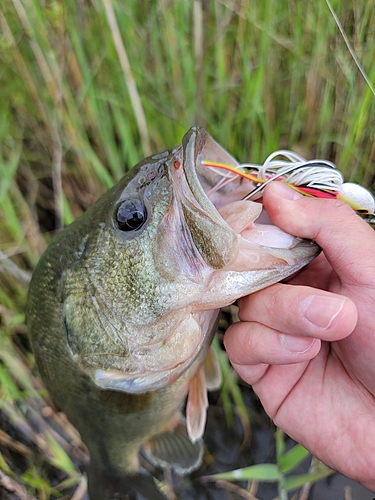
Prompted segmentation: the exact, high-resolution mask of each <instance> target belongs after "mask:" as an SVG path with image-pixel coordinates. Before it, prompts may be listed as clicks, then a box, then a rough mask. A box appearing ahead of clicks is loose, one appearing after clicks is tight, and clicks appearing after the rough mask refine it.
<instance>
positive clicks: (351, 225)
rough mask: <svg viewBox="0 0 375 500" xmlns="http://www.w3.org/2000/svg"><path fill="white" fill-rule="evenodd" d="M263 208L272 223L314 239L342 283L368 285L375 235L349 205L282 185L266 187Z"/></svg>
mask: <svg viewBox="0 0 375 500" xmlns="http://www.w3.org/2000/svg"><path fill="white" fill-rule="evenodd" d="M264 205H265V207H266V210H267V212H268V214H269V216H270V218H271V220H272V222H273V224H276V225H277V226H279V227H280V228H281V229H283V230H284V231H286V232H288V233H290V234H293V235H294V236H299V237H301V238H307V239H312V240H315V241H316V243H318V245H320V247H321V248H322V249H323V251H324V254H325V256H326V258H327V260H328V261H329V263H330V265H331V266H332V268H333V269H335V271H336V272H337V274H338V275H339V276H340V279H341V280H343V281H350V282H351V283H352V284H355V283H358V284H359V283H360V284H362V285H364V284H366V283H367V281H368V278H369V277H370V276H371V274H372V273H369V269H368V266H371V262H374V248H375V232H374V230H373V229H372V228H371V227H370V226H369V225H368V224H367V223H366V222H365V221H364V220H362V219H361V218H360V217H359V216H358V215H357V214H356V213H355V212H354V210H353V209H352V208H350V207H349V205H347V204H346V203H343V202H341V201H337V200H327V199H322V198H311V197H307V196H303V195H301V194H300V193H298V192H297V191H295V190H293V189H292V188H290V187H288V186H287V185H285V184H284V183H282V182H272V183H270V185H269V186H267V187H266V189H265V192H264ZM372 266H373V267H375V266H374V263H373V264H372ZM369 284H370V283H369Z"/></svg>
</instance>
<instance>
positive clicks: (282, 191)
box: [273, 182, 303, 200]
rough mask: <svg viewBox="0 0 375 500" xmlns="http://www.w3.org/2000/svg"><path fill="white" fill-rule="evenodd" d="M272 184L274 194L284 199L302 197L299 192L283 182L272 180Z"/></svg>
mask: <svg viewBox="0 0 375 500" xmlns="http://www.w3.org/2000/svg"><path fill="white" fill-rule="evenodd" d="M273 184H274V187H273V190H274V194H276V196H280V198H283V199H284V200H299V199H300V198H303V195H302V194H301V193H299V192H298V191H296V190H295V189H292V188H291V187H289V186H287V185H286V184H284V182H274V183H273Z"/></svg>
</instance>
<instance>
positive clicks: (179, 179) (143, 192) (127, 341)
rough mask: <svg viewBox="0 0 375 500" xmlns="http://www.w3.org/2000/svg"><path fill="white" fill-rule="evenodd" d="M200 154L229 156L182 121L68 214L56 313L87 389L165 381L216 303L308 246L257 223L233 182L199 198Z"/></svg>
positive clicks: (198, 346)
mask: <svg viewBox="0 0 375 500" xmlns="http://www.w3.org/2000/svg"><path fill="white" fill-rule="evenodd" d="M206 158H208V159H210V160H213V161H220V162H223V163H227V164H231V165H237V162H236V160H235V159H234V158H233V157H232V156H231V155H230V154H229V153H228V152H226V151H225V150H224V149H223V148H222V147H221V146H219V144H217V143H216V142H215V141H214V140H213V139H212V138H211V137H210V136H209V134H208V133H207V132H206V131H205V130H204V129H202V128H198V127H194V128H192V129H190V131H189V132H188V133H187V134H186V135H185V137H184V138H183V141H182V145H180V146H178V147H176V148H174V149H173V150H170V151H166V152H164V153H160V154H158V155H154V156H152V157H150V158H146V159H145V160H143V161H142V162H141V163H139V164H138V165H137V166H136V167H134V169H133V170H131V171H130V172H129V173H128V175H127V176H125V177H124V178H123V179H122V180H121V181H120V182H119V183H118V184H117V185H116V186H114V187H113V188H112V189H110V190H109V191H108V192H107V193H106V194H105V195H104V196H103V197H102V198H101V199H100V200H98V202H97V203H96V204H95V205H94V206H93V207H91V209H89V210H88V212H87V213H86V214H85V215H84V216H83V218H82V221H81V222H79V221H77V226H76V228H78V229H76V231H79V238H80V246H79V251H78V254H79V255H78V256H77V258H76V260H75V262H74V263H72V264H71V265H70V266H69V268H68V269H67V270H66V271H65V272H64V280H63V281H64V285H63V286H62V290H63V292H62V294H63V300H62V301H63V304H64V305H63V319H64V325H65V330H66V338H67V342H68V346H69V349H70V352H71V356H73V358H74V360H75V361H76V362H77V363H78V365H79V366H80V368H82V370H84V371H85V372H86V373H87V374H88V375H89V376H90V377H91V378H92V380H93V381H94V382H95V384H96V385H98V386H99V387H102V388H105V389H114V390H117V391H124V392H130V393H144V392H147V391H152V390H156V389H160V388H162V387H165V386H167V385H169V384H172V383H173V382H174V381H175V380H176V379H178V378H179V377H180V376H181V375H182V374H183V373H186V372H187V371H189V370H190V371H191V370H192V369H193V367H194V366H196V365H197V363H201V362H202V360H203V359H204V356H205V354H206V352H207V350H208V348H209V345H210V342H211V340H212V336H213V334H214V330H215V325H216V319H217V314H218V313H217V311H218V308H220V307H222V306H226V305H229V304H230V303H233V302H234V301H235V300H236V299H238V298H239V297H242V296H244V295H246V294H248V293H251V292H254V291H256V290H259V289H261V288H264V287H265V286H268V285H270V284H272V283H275V282H276V281H279V280H280V279H283V278H285V277H286V276H288V275H290V274H292V273H294V272H296V271H297V270H299V269H300V268H301V267H302V266H304V265H305V264H307V263H308V262H309V261H310V260H312V259H313V258H314V257H315V256H316V255H317V254H318V252H319V249H318V247H317V245H315V244H314V243H312V242H310V241H305V240H302V239H300V238H295V237H293V236H291V235H288V234H286V233H284V232H283V231H281V230H280V229H278V228H276V227H274V226H272V225H270V224H268V225H267V226H265V227H263V225H262V226H259V225H257V223H256V222H255V221H256V219H258V217H259V215H260V213H261V211H262V206H261V205H260V204H259V203H254V202H251V201H241V200H240V198H241V194H242V191H245V190H246V189H247V186H246V185H244V183H243V182H241V180H238V181H235V182H234V183H232V184H231V186H230V189H229V188H225V189H224V190H222V191H221V192H218V191H216V192H214V193H213V194H212V195H210V191H212V188H213V187H214V186H215V184H217V173H215V172H213V171H210V170H209V169H208V168H207V167H205V166H204V165H203V162H202V161H203V160H204V159H206ZM243 194H246V193H245V192H244V193H243ZM72 234H74V229H73V230H72ZM73 239H74V238H73ZM195 369H196V368H195Z"/></svg>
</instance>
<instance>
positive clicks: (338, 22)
mask: <svg viewBox="0 0 375 500" xmlns="http://www.w3.org/2000/svg"><path fill="white" fill-rule="evenodd" d="M326 4H327V5H328V8H329V10H330V11H331V14H332V16H333V19H334V20H335V23H336V24H337V27H338V29H339V30H340V33H341V35H342V37H343V39H344V42H345V44H346V46H347V47H348V50H349V52H350V54H351V56H352V58H353V60H354V62H355V64H356V66H357V68H358V69H359V71H360V73H361V75H362V76H363V78H364V79H365V82H366V83H367V85H368V86H369V87H370V90H371V92H372V93H373V94H374V96H375V88H374V87H373V85H372V83H371V81H370V79H369V77H368V76H367V73H366V71H365V70H364V68H363V66H362V64H361V63H360V61H359V59H358V57H357V56H356V54H355V52H354V49H353V48H352V46H351V44H350V42H349V39H348V37H347V36H346V33H345V31H344V28H343V27H342V24H341V23H340V20H339V18H338V17H337V15H336V12H335V11H334V10H333V7H332V5H331V2H330V1H329V0H326Z"/></svg>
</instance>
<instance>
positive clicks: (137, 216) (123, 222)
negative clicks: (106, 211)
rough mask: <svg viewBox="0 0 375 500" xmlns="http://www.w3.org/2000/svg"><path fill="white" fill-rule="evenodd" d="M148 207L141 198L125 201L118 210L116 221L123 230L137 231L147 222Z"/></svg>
mask: <svg viewBox="0 0 375 500" xmlns="http://www.w3.org/2000/svg"><path fill="white" fill-rule="evenodd" d="M146 218H147V211H146V207H145V206H144V204H143V203H142V202H141V201H140V200H126V201H123V202H122V203H121V204H120V205H119V207H118V208H117V212H116V223H117V226H118V228H119V229H120V230H121V231H136V230H137V229H140V228H141V227H142V226H143V224H144V223H145V222H146Z"/></svg>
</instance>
